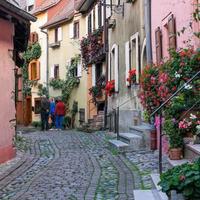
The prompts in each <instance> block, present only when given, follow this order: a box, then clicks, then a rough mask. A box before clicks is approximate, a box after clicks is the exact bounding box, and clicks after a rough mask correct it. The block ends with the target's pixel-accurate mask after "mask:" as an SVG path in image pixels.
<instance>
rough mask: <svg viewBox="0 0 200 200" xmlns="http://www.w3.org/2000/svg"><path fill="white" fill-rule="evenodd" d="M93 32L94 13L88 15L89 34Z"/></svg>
mask: <svg viewBox="0 0 200 200" xmlns="http://www.w3.org/2000/svg"><path fill="white" fill-rule="evenodd" d="M91 32H92V15H91V14H89V16H88V34H89V33H91Z"/></svg>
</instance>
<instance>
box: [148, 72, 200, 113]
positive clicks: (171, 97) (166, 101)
mask: <svg viewBox="0 0 200 200" xmlns="http://www.w3.org/2000/svg"><path fill="white" fill-rule="evenodd" d="M198 75H200V71H198V72H197V73H196V74H195V75H194V76H193V77H192V78H190V79H189V80H188V81H187V82H186V83H184V84H183V85H182V86H181V87H180V88H179V89H178V90H177V91H176V92H174V93H173V94H172V95H171V96H170V97H169V98H168V99H167V100H165V101H164V102H163V103H162V104H161V105H160V106H159V107H158V108H156V109H155V110H154V111H153V113H152V114H151V115H150V117H153V116H154V115H155V114H156V113H157V112H158V111H160V110H161V109H162V108H163V107H164V106H165V105H166V104H167V103H168V102H169V101H171V99H173V98H174V97H175V96H176V95H177V94H178V93H180V92H181V91H182V90H183V89H185V86H187V85H188V84H189V83H191V82H192V81H193V80H194V79H195V78H196V77H197V76H198Z"/></svg>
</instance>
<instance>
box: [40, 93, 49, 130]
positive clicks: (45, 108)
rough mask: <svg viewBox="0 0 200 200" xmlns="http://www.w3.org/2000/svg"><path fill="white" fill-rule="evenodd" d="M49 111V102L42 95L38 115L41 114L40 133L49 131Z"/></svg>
mask: <svg viewBox="0 0 200 200" xmlns="http://www.w3.org/2000/svg"><path fill="white" fill-rule="evenodd" d="M49 109H50V103H49V100H48V99H47V97H46V96H45V95H43V96H42V99H41V113H40V114H41V126H42V127H41V128H42V131H44V130H48V129H49V123H48V119H49Z"/></svg>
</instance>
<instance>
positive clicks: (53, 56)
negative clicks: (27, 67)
mask: <svg viewBox="0 0 200 200" xmlns="http://www.w3.org/2000/svg"><path fill="white" fill-rule="evenodd" d="M74 8H75V5H74V1H68V2H66V5H64V6H63V7H62V8H60V9H59V10H58V11H57V12H56V13H55V15H54V16H53V17H52V18H51V19H50V20H49V21H48V22H47V23H46V24H45V25H44V26H43V28H47V29H48V36H49V80H50V82H51V80H52V79H53V80H66V78H67V74H68V76H72V77H74V78H77V79H78V80H79V81H80V83H79V84H78V86H77V87H75V88H74V89H73V90H72V92H71V94H70V99H69V102H68V103H69V110H68V115H69V116H70V115H71V113H70V111H71V110H72V106H73V103H74V101H75V102H77V105H78V112H77V114H76V117H75V126H76V127H78V126H80V123H83V122H87V112H86V108H87V94H88V91H87V71H85V70H84V69H83V67H82V64H81V57H80V39H81V38H82V37H83V36H84V35H85V34H86V27H85V23H86V22H85V17H83V16H82V15H81V14H80V13H78V12H76V11H75V9H74ZM72 66H73V68H72ZM49 94H50V97H58V96H61V90H60V89H54V88H53V87H50V88H49Z"/></svg>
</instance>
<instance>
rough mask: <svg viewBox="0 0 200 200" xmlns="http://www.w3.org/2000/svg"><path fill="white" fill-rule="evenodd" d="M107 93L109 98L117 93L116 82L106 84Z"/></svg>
mask: <svg viewBox="0 0 200 200" xmlns="http://www.w3.org/2000/svg"><path fill="white" fill-rule="evenodd" d="M105 91H106V95H108V96H112V95H113V94H114V93H115V80H111V81H108V82H107V83H106V86H105Z"/></svg>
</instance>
